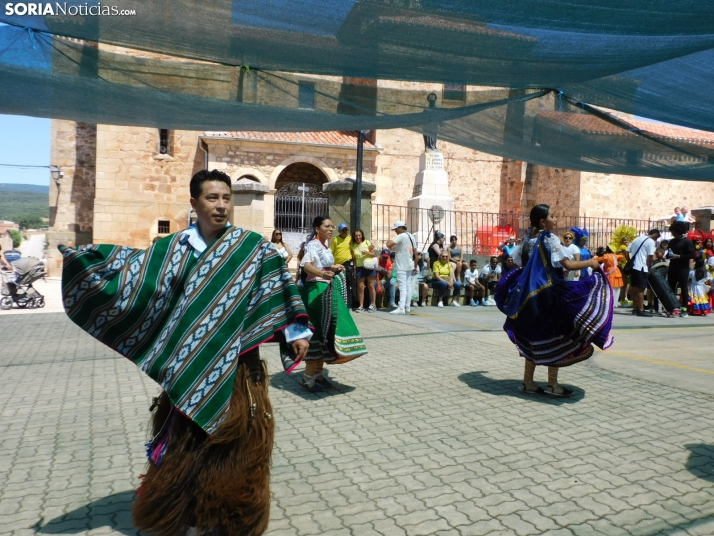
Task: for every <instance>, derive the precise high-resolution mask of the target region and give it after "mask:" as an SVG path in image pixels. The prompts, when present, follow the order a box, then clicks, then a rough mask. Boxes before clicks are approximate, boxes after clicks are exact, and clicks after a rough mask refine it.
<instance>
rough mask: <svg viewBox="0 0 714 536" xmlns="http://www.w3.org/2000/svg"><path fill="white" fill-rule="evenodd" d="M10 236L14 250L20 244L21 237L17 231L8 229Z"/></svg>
mask: <svg viewBox="0 0 714 536" xmlns="http://www.w3.org/2000/svg"><path fill="white" fill-rule="evenodd" d="M8 232H9V233H10V236H11V237H12V247H13V248H16V247H17V246H19V245H20V243H21V242H22V235H21V234H20V231H18V230H17V229H8Z"/></svg>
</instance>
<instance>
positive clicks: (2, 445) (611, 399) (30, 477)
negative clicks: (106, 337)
mask: <svg viewBox="0 0 714 536" xmlns="http://www.w3.org/2000/svg"><path fill="white" fill-rule="evenodd" d="M414 312H415V313H417V314H413V315H411V316H409V317H397V318H395V317H394V316H390V315H386V314H382V313H375V314H361V315H358V316H356V319H357V322H358V325H359V327H360V329H361V330H362V333H363V335H364V336H365V340H366V342H367V345H368V348H369V351H370V353H369V354H368V355H367V356H364V357H362V358H360V359H358V360H357V361H355V362H352V363H349V364H347V365H342V366H336V367H332V368H330V369H329V372H330V377H331V379H332V380H333V381H335V382H336V384H337V386H338V388H337V389H336V391H334V392H331V393H329V394H322V395H314V394H309V393H307V392H305V391H304V390H303V389H302V388H301V386H300V385H299V384H298V378H299V375H292V376H287V375H285V374H284V373H283V372H279V370H280V364H279V361H278V357H277V348H276V347H275V346H272V345H270V346H266V347H265V350H264V351H263V356H264V357H265V358H266V359H267V360H268V362H269V367H270V370H271V372H272V373H273V374H272V378H271V399H272V401H273V406H274V412H275V418H276V424H277V431H276V442H275V449H274V453H273V470H272V494H273V501H272V509H271V523H270V528H269V531H268V533H267V534H269V535H270V536H278V535H280V536H283V535H284V536H288V535H300V536H302V535H305V536H307V535H317V534H320V535H335V536H338V535H345V536H350V535H352V536H363V535H364V536H369V535H385V536H399V535H404V534H406V535H410V536H411V535H431V534H434V535H443V536H446V535H454V536H456V535H478V534H493V535H497V534H498V535H519V536H520V535H524V536H525V535H529V534H552V535H586V534H603V535H618V534H634V535H643V536H644V535H655V534H662V535H674V534H701V535H711V534H714V431H713V430H712V426H711V425H712V414H714V399H713V398H712V395H713V394H714V388H713V387H712V382H711V379H712V376H711V375H712V374H714V365H712V364H711V361H710V359H711V350H710V348H711V342H710V341H711V336H710V333H711V330H712V329H713V328H714V320H712V319H709V318H705V319H699V318H697V319H695V318H689V319H659V318H655V319H636V318H634V317H631V316H626V315H624V314H618V315H616V320H615V328H616V329H615V332H614V333H615V336H616V345H615V347H614V348H613V351H612V352H608V353H601V352H598V353H597V354H596V356H595V357H594V358H593V359H591V360H589V361H588V362H586V363H584V364H579V365H576V366H573V367H570V368H567V369H564V370H562V371H561V377H560V379H561V382H562V383H564V384H566V385H568V386H571V387H573V388H574V389H575V390H576V394H575V395H574V396H573V397H572V398H571V399H552V398H545V397H542V396H541V397H539V396H524V395H521V394H519V393H518V391H517V387H518V385H519V384H520V378H521V377H522V372H523V363H522V360H521V359H520V358H518V357H517V355H516V352H515V349H514V348H513V346H512V345H511V343H510V342H509V341H508V340H507V338H506V336H505V334H504V333H503V332H502V331H500V325H501V324H502V320H503V317H502V315H501V314H500V313H499V312H498V311H497V310H495V308H489V309H487V308H479V309H477V310H474V309H472V308H466V307H462V308H461V309H460V310H456V309H453V310H452V309H449V310H444V311H442V310H436V309H435V308H428V309H421V308H420V309H415V310H414ZM28 313H29V314H28ZM536 380H537V381H539V382H540V383H541V384H542V385H543V384H545V374H544V371H540V370H539V371H538V372H537V375H536ZM158 391H159V389H158V387H157V385H156V384H154V383H153V381H151V380H150V379H149V378H147V377H146V376H145V375H144V374H143V373H141V372H140V371H139V369H138V368H137V367H136V366H134V365H133V364H132V363H131V362H129V361H127V360H125V359H123V358H121V357H119V356H118V355H117V354H114V353H113V352H112V351H110V350H108V349H107V348H106V347H104V346H103V345H101V344H100V343H98V342H96V341H95V340H94V339H92V338H91V337H90V336H89V335H86V334H85V333H83V332H82V331H80V330H79V328H77V327H76V326H74V325H73V324H72V323H71V322H70V321H69V320H68V319H67V318H66V317H65V315H64V314H63V313H47V314H32V313H30V312H29V311H28V312H23V314H14V315H3V316H0V411H1V412H2V413H1V414H2V420H1V421H0V534H8V535H13V536H20V535H23V536H24V535H31V534H97V535H98V534H124V535H131V534H137V531H136V530H135V529H133V528H132V524H131V502H132V500H133V490H134V489H136V488H137V487H138V484H139V475H140V474H141V473H143V472H144V470H145V455H144V443H145V441H146V435H147V425H148V419H149V411H148V407H149V405H150V403H151V397H152V396H155V395H156V394H157V393H158Z"/></svg>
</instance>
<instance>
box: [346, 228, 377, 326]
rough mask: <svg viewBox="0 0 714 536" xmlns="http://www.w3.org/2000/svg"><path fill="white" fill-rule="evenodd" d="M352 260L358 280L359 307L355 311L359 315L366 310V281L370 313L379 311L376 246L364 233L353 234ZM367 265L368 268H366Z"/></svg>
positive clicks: (354, 232)
mask: <svg viewBox="0 0 714 536" xmlns="http://www.w3.org/2000/svg"><path fill="white" fill-rule="evenodd" d="M350 247H351V249H352V260H353V261H354V265H355V269H354V274H355V277H356V278H357V300H358V301H359V307H358V308H357V309H355V311H356V312H358V313H363V312H364V311H365V308H364V289H365V279H366V280H367V284H366V287H367V288H368V289H369V298H370V305H369V309H368V310H369V312H374V311H376V310H377V307H376V306H375V302H376V301H377V293H376V291H375V290H374V278H375V277H376V275H377V270H376V268H377V261H376V259H375V257H376V255H375V253H374V246H373V245H372V243H371V242H370V241H369V240H365V239H364V231H363V230H362V229H355V230H354V231H353V232H352V244H351V246H350ZM365 263H366V266H365Z"/></svg>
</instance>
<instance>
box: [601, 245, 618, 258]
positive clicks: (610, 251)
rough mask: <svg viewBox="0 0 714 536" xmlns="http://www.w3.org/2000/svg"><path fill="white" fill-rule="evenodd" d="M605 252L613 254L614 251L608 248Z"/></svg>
mask: <svg viewBox="0 0 714 536" xmlns="http://www.w3.org/2000/svg"><path fill="white" fill-rule="evenodd" d="M605 252H606V253H615V252H614V251H612V248H611V247H610V246H607V247H605ZM598 256H599V255H598Z"/></svg>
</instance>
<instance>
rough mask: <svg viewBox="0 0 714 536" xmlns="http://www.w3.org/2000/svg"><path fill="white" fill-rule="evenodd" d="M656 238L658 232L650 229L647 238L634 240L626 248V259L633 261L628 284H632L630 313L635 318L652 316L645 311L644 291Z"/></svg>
mask: <svg viewBox="0 0 714 536" xmlns="http://www.w3.org/2000/svg"><path fill="white" fill-rule="evenodd" d="M658 238H659V231H658V230H657V229H651V230H650V231H649V232H648V233H647V236H640V237H638V238H635V239H634V240H633V241H632V243H631V244H630V246H629V247H628V248H627V253H628V258H631V259H633V261H634V264H633V267H632V272H631V273H630V282H631V284H632V291H631V292H632V301H633V302H634V309H633V311H632V312H633V314H636V315H637V316H652V313H650V312H649V311H645V289H646V288H647V277H648V275H649V268H650V266H652V259H653V258H654V252H655V249H656V246H655V244H656V242H657V239H658Z"/></svg>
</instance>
